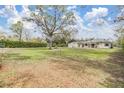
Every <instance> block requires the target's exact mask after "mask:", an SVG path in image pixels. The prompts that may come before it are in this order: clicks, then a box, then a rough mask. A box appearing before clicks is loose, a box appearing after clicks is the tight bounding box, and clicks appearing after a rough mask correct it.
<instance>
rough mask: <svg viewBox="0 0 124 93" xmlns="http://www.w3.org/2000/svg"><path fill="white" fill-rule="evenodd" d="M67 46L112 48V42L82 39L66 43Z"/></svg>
mask: <svg viewBox="0 0 124 93" xmlns="http://www.w3.org/2000/svg"><path fill="white" fill-rule="evenodd" d="M68 47H69V48H113V45H112V42H111V41H108V40H98V39H97V40H85V41H84V40H83V41H75V42H71V43H69V44H68Z"/></svg>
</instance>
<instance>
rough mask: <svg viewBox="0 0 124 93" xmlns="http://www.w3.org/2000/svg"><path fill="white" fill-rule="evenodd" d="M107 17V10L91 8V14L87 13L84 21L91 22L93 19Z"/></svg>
mask: <svg viewBox="0 0 124 93" xmlns="http://www.w3.org/2000/svg"><path fill="white" fill-rule="evenodd" d="M107 15H108V9H107V8H103V7H99V8H92V11H91V12H87V13H86V14H85V16H84V17H85V19H87V20H92V19H94V18H99V17H105V16H107Z"/></svg>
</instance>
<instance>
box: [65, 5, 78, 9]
mask: <svg viewBox="0 0 124 93" xmlns="http://www.w3.org/2000/svg"><path fill="white" fill-rule="evenodd" d="M76 8H77V6H76V5H73V6H72V5H71V6H68V7H67V10H74V9H76Z"/></svg>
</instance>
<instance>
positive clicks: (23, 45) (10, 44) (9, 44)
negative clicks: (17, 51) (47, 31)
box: [0, 40, 47, 48]
mask: <svg viewBox="0 0 124 93" xmlns="http://www.w3.org/2000/svg"><path fill="white" fill-rule="evenodd" d="M0 43H2V44H4V45H5V47H6V48H29V47H46V46H47V43H45V42H42V43H34V42H19V41H10V40H3V41H1V40H0Z"/></svg>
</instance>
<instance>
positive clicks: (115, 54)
mask: <svg viewBox="0 0 124 93" xmlns="http://www.w3.org/2000/svg"><path fill="white" fill-rule="evenodd" d="M4 56H5V60H3V70H2V72H1V73H0V82H1V85H0V86H1V87H124V79H123V77H124V57H123V56H124V52H122V51H120V50H119V49H76V48H73V49H72V48H58V49H53V50H49V49H47V48H19V49H18V48H12V49H5V53H4Z"/></svg>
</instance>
